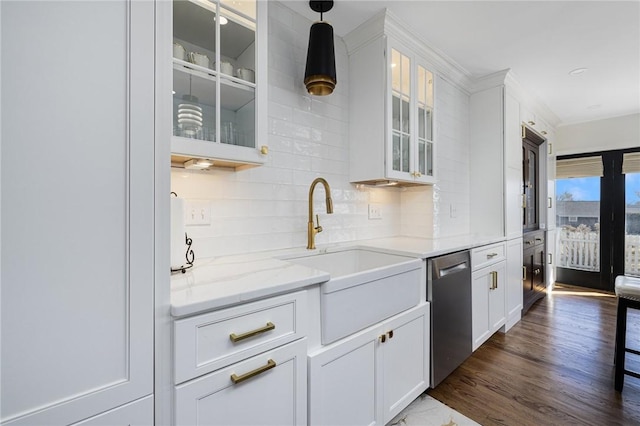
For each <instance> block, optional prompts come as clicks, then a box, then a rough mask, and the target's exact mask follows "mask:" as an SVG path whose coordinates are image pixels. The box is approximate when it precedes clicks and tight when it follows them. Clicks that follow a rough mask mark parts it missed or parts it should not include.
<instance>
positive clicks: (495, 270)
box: [489, 262, 507, 334]
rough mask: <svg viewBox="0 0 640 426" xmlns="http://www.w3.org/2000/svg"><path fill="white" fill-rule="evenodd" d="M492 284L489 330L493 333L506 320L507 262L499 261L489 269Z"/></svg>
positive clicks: (490, 289) (490, 290) (490, 288)
mask: <svg viewBox="0 0 640 426" xmlns="http://www.w3.org/2000/svg"><path fill="white" fill-rule="evenodd" d="M489 277H490V279H491V282H492V284H491V286H490V287H489V330H490V333H491V334H493V333H495V332H496V331H498V329H499V328H500V327H502V326H503V325H504V322H505V296H506V281H507V280H506V278H507V267H506V262H499V263H497V264H495V265H493V266H492V267H491V271H489Z"/></svg>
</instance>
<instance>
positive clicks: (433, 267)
mask: <svg viewBox="0 0 640 426" xmlns="http://www.w3.org/2000/svg"><path fill="white" fill-rule="evenodd" d="M427 274H428V277H427V278H428V279H427V300H428V301H429V302H431V387H432V388H435V387H436V386H437V385H438V384H439V383H440V382H441V381H442V380H444V378H445V377H447V376H448V375H449V374H451V372H452V371H453V370H455V369H456V368H457V367H458V366H459V365H460V364H462V362H463V361H464V360H465V359H467V357H468V356H469V355H471V352H472V337H471V260H470V257H469V251H460V252H456V253H451V254H447V255H444V256H440V257H435V258H432V259H429V261H428V272H427Z"/></svg>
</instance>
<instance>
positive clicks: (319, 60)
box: [304, 1, 337, 96]
mask: <svg viewBox="0 0 640 426" xmlns="http://www.w3.org/2000/svg"><path fill="white" fill-rule="evenodd" d="M309 7H311V9H312V10H313V11H315V12H318V13H320V21H319V22H315V23H314V24H313V25H312V26H311V31H310V33H309V49H308V50H307V67H306V68H305V71H304V85H305V86H306V88H307V91H308V92H309V94H310V95H316V96H325V95H330V94H331V93H333V89H334V88H335V87H336V81H337V80H336V55H335V51H334V48H333V27H332V26H331V25H329V23H328V22H325V21H323V20H322V14H323V13H324V12H327V11H329V10H331V8H332V7H333V1H310V2H309Z"/></svg>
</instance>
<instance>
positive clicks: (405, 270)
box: [284, 248, 426, 345]
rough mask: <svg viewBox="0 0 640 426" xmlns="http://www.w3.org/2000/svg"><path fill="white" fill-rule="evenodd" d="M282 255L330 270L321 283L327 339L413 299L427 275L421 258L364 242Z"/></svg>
mask: <svg viewBox="0 0 640 426" xmlns="http://www.w3.org/2000/svg"><path fill="white" fill-rule="evenodd" d="M284 260H287V261H289V262H292V263H296V264H298V265H303V266H308V267H311V268H315V269H319V270H322V271H325V272H328V273H329V274H330V275H331V279H330V280H329V281H327V282H325V283H323V284H321V285H320V288H321V291H320V294H321V296H320V297H321V300H320V307H321V318H320V322H321V329H322V343H323V344H325V345H326V344H328V343H331V342H334V341H336V340H338V339H340V338H342V337H345V336H348V335H349V334H352V333H354V332H356V331H358V330H362V329H364V328H366V327H368V326H370V325H373V324H376V323H378V322H380V321H382V320H384V319H386V318H389V317H391V316H393V315H395V314H397V313H400V312H402V311H404V310H406V309H409V308H411V307H413V306H415V305H417V304H418V303H420V286H421V283H424V282H425V281H424V279H426V275H425V274H426V271H423V269H422V260H421V259H416V258H412V257H407V256H398V255H394V254H387V253H380V252H377V251H373V250H367V249H364V248H345V249H337V250H335V251H330V252H326V251H325V252H310V253H305V254H302V255H298V256H292V257H288V258H285V259H284ZM423 275H425V276H424V277H423Z"/></svg>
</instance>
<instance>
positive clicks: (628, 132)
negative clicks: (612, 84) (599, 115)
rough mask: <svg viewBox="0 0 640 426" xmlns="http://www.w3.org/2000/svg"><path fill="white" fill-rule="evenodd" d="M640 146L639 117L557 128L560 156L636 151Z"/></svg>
mask: <svg viewBox="0 0 640 426" xmlns="http://www.w3.org/2000/svg"><path fill="white" fill-rule="evenodd" d="M639 146H640V114H631V115H624V116H621V117H614V118H607V119H604V120H596V121H589V122H586V123H579V124H571V125H567V126H561V127H558V129H557V131H556V146H555V152H556V154H557V155H567V154H577V153H585V152H596V151H608V150H613V149H623V148H637V147H639Z"/></svg>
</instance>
